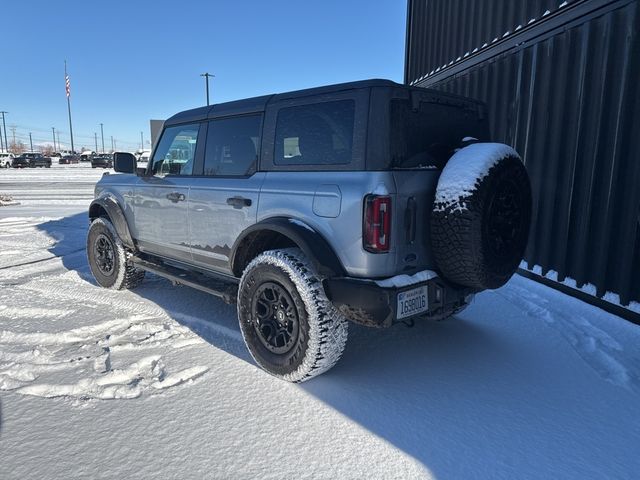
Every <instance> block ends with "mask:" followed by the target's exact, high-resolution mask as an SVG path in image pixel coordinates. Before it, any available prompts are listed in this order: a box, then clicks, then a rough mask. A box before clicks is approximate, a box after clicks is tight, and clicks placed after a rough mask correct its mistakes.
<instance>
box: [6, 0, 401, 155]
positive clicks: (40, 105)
mask: <svg viewBox="0 0 640 480" xmlns="http://www.w3.org/2000/svg"><path fill="white" fill-rule="evenodd" d="M0 17H1V18H4V19H5V20H4V21H3V22H2V48H0V110H7V111H8V112H9V113H8V115H7V134H8V136H9V140H11V136H12V133H11V129H10V125H16V134H17V136H18V137H19V138H20V139H22V140H25V139H26V140H27V141H26V143H28V132H29V131H31V132H33V138H34V142H35V143H40V142H46V141H49V142H50V141H51V138H52V133H51V127H52V126H54V127H56V129H58V130H60V131H61V132H62V133H61V138H60V140H61V142H62V143H63V144H65V143H68V141H69V135H68V130H69V125H68V120H67V105H66V97H65V94H64V64H63V62H64V60H65V59H66V60H67V62H68V71H69V76H70V78H71V107H72V114H73V127H74V139H75V147H76V150H77V149H78V148H79V147H80V146H86V147H91V146H92V145H93V144H94V142H93V133H94V132H97V133H98V143H99V147H100V126H99V123H100V122H102V123H104V135H105V148H108V147H110V142H111V140H110V137H111V135H113V136H114V137H115V138H116V140H117V142H118V143H117V147H118V149H124V148H127V149H134V148H137V147H139V145H140V131H144V136H145V138H146V139H148V138H149V119H151V118H159V119H163V118H167V117H169V116H171V115H172V114H173V113H175V112H177V111H180V110H184V109H188V108H193V107H196V106H200V105H204V104H205V102H206V99H205V90H204V79H203V78H201V77H200V76H199V74H200V73H203V72H205V71H209V72H211V73H213V74H215V75H216V77H215V78H214V79H213V81H212V83H211V95H212V103H217V102H222V101H227V100H234V99H238V98H245V97H251V96H255V95H262V94H267V93H274V92H283V91H288V90H295V89H300V88H307V87H313V86H318V85H325V84H331V83H337V82H342V81H350V80H359V79H364V78H389V79H391V80H395V81H398V82H401V81H402V75H403V62H404V41H405V20H406V2H405V1H404V0H376V1H373V2H372V1H363V0H354V1H349V0H343V1H339V0H323V1H316V2H303V1H285V0H272V1H258V0H246V1H242V0H235V1H225V2H223V1H192V0H182V1H175V0H174V1H171V2H168V1H164V0H162V1H135V0H129V1H121V0H109V1H102V2H97V1H90V0H87V1H68V2H65V1H58V2H53V1H40V0H37V1H29V0H22V1H18V0H8V1H3V2H2V4H1V6H0ZM7 20H8V21H7Z"/></svg>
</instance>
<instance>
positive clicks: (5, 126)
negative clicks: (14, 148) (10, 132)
mask: <svg viewBox="0 0 640 480" xmlns="http://www.w3.org/2000/svg"><path fill="white" fill-rule="evenodd" d="M5 113H9V112H5V111H2V112H0V114H2V129H3V130H4V144H5V145H6V147H7V152H8V151H9V139H8V138H7V125H6V124H5V123H4V115H5ZM14 137H15V135H14ZM13 143H16V139H15V138H14V139H13Z"/></svg>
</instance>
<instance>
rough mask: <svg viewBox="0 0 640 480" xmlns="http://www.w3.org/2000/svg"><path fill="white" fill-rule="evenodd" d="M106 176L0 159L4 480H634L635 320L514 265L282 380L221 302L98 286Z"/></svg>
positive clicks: (167, 291)
mask: <svg viewBox="0 0 640 480" xmlns="http://www.w3.org/2000/svg"><path fill="white" fill-rule="evenodd" d="M101 174H102V171H96V170H92V169H91V168H87V166H86V164H81V165H72V166H57V165H54V167H53V168H51V169H48V170H44V169H42V170H35V171H34V170H22V171H14V170H10V171H0V194H9V195H11V196H13V197H14V199H15V200H16V201H18V202H20V205H16V206H8V207H0V478H2V479H11V478H19V479H24V478H38V479H41V478H76V477H83V478H205V477H206V478H367V477H368V478H385V479H387V478H439V479H449V478H459V479H469V478H505V479H513V478H575V479H585V478H628V479H632V478H638V472H640V353H639V350H638V345H640V328H639V327H637V326H634V325H632V324H630V323H628V322H626V321H623V320H621V319H619V318H617V317H614V316H612V315H610V314H607V313H605V312H603V311H601V310H599V309H597V308H594V307H592V306H589V305H586V304H584V303H581V302H580V301H578V300H575V299H572V298H569V297H566V296H564V295H562V294H561V293H558V292H556V291H554V290H550V289H548V288H546V287H544V286H542V285H539V284H537V283H535V282H532V281H530V280H527V279H524V278H521V277H515V278H514V279H513V280H512V281H511V282H510V283H509V284H508V285H507V286H505V287H504V288H502V289H500V290H497V291H494V292H486V293H483V294H481V295H478V296H477V297H476V300H475V302H474V304H473V305H472V306H471V307H470V308H468V309H467V310H466V311H464V312H463V313H461V314H460V315H459V316H458V317H457V318H455V319H452V320H449V321H445V322H439V323H419V324H417V325H416V326H415V327H414V328H412V329H409V328H405V327H404V326H399V327H394V328H392V329H389V330H382V331H378V330H369V329H366V328H360V327H357V326H354V325H351V326H350V339H349V343H348V345H347V349H346V352H345V354H344V356H343V358H342V360H341V361H340V362H339V363H338V365H337V366H336V367H335V368H334V369H333V370H331V371H330V372H328V373H327V374H325V375H323V376H321V377H319V378H317V379H316V380H313V381H311V382H308V383H306V384H304V385H290V384H286V383H283V382H280V381H278V380H275V379H273V378H272V377H270V376H268V375H267V374H265V373H263V372H262V371H261V370H259V369H258V368H257V367H256V366H255V365H254V364H253V362H252V361H251V359H250V357H249V355H248V353H247V352H246V350H245V347H244V345H243V343H242V339H241V336H240V332H239V329H238V326H237V320H236V315H235V311H234V308H233V307H232V306H228V305H225V304H224V303H222V302H221V301H219V300H218V299H216V298H213V297H210V296H208V295H206V294H203V293H200V292H197V291H194V290H191V289H188V288H186V287H172V286H171V284H170V283H169V282H167V281H165V280H163V279H160V278H157V277H148V278H147V280H145V282H144V283H143V284H142V285H141V287H139V288H138V289H136V290H134V291H129V292H113V291H107V290H104V289H100V288H98V287H97V286H96V285H95V283H94V281H93V279H92V278H91V275H90V273H89V270H88V266H87V262H86V257H85V251H84V242H85V232H86V228H87V217H86V209H87V206H88V204H89V202H90V200H91V197H92V185H93V183H94V182H95V181H96V180H97V179H98V178H99V177H100V175H101Z"/></svg>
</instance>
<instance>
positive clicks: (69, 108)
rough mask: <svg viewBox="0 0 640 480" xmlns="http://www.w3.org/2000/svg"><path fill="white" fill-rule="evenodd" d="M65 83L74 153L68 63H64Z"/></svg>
mask: <svg viewBox="0 0 640 480" xmlns="http://www.w3.org/2000/svg"><path fill="white" fill-rule="evenodd" d="M64 82H65V91H66V93H67V110H68V111H69V133H70V134H71V152H72V153H73V152H74V151H75V149H74V148H73V126H72V125H71V82H70V81H69V75H67V61H66V60H65V61H64Z"/></svg>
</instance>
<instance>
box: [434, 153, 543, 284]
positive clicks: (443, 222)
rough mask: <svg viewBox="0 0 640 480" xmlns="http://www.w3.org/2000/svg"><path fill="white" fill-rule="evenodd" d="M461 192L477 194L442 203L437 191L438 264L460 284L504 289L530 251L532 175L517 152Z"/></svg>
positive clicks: (436, 259)
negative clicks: (528, 172)
mask: <svg viewBox="0 0 640 480" xmlns="http://www.w3.org/2000/svg"><path fill="white" fill-rule="evenodd" d="M445 174H446V167H445V171H443V174H442V175H443V176H444V175H445ZM438 186H439V187H440V184H439V185H438ZM461 191H465V192H471V193H470V194H469V195H467V196H464V198H462V197H461V198H459V199H457V200H458V201H457V202H454V203H441V202H438V198H439V197H438V193H437V190H436V201H435V202H434V208H433V211H432V213H431V249H432V251H433V255H434V259H435V263H436V265H437V267H438V269H439V270H440V272H441V274H442V276H443V277H444V278H446V279H447V280H449V281H451V282H453V283H456V284H458V285H462V286H465V287H470V288H475V289H478V290H485V289H495V288H499V287H501V286H502V285H504V284H505V283H506V282H507V281H508V280H509V279H510V278H511V276H512V275H513V274H514V273H515V271H516V270H517V268H518V265H519V264H520V262H521V260H522V257H523V255H524V251H525V249H526V246H527V241H528V237H529V225H530V222H531V203H532V200H531V185H530V182H529V176H528V174H527V171H526V169H525V167H524V165H523V163H522V161H521V160H520V158H519V157H518V156H517V154H515V152H514V153H513V154H507V155H505V156H504V157H503V158H500V159H499V160H497V161H496V162H495V163H494V164H493V166H492V167H491V168H490V169H489V170H488V172H487V173H486V175H485V176H483V177H482V178H477V179H475V180H474V183H473V184H470V185H466V186H461ZM501 212H502V213H501ZM505 219H506V220H505ZM496 232H497V233H496Z"/></svg>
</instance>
